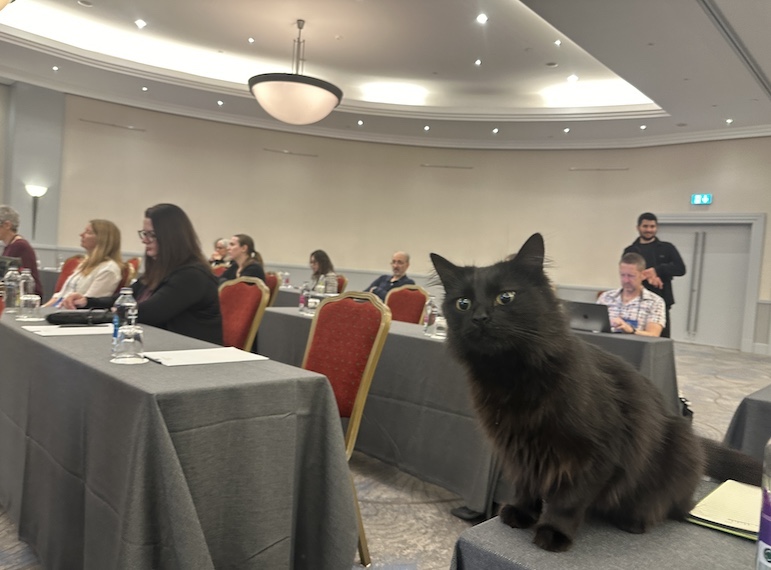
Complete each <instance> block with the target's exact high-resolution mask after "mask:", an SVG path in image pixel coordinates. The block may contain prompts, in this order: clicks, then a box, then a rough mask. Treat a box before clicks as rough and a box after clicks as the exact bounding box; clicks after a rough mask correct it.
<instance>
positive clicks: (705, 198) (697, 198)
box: [691, 194, 712, 206]
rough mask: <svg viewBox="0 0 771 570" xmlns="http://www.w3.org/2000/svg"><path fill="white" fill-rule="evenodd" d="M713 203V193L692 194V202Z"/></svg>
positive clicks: (696, 203) (699, 204)
mask: <svg viewBox="0 0 771 570" xmlns="http://www.w3.org/2000/svg"><path fill="white" fill-rule="evenodd" d="M711 203H712V194H691V204H693V205H695V206H706V205H708V204H711Z"/></svg>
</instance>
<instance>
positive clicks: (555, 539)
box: [533, 525, 573, 552]
mask: <svg viewBox="0 0 771 570" xmlns="http://www.w3.org/2000/svg"><path fill="white" fill-rule="evenodd" d="M533 542H534V543H535V544H536V545H537V546H540V547H541V548H543V549H544V550H549V551H551V552H565V551H566V550H568V549H569V548H570V547H571V546H573V539H572V538H570V537H569V536H568V535H566V534H565V533H563V532H560V531H559V530H557V529H556V528H554V527H553V526H550V525H543V526H539V527H538V528H537V529H536V531H535V538H534V539H533Z"/></svg>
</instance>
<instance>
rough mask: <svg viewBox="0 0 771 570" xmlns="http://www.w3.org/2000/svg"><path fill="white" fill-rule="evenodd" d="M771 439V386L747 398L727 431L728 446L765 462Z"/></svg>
mask: <svg viewBox="0 0 771 570" xmlns="http://www.w3.org/2000/svg"><path fill="white" fill-rule="evenodd" d="M769 439H771V385H769V386H766V387H765V388H761V389H760V390H758V391H757V392H753V393H752V394H750V395H749V396H747V397H745V398H744V399H743V400H742V401H741V403H740V404H739V407H738V408H736V411H735V412H734V415H733V417H732V418H731V424H730V425H729V426H728V431H726V434H725V439H724V440H723V441H724V442H725V444H726V445H728V446H729V447H732V448H734V449H738V450H740V451H743V452H744V453H746V454H748V455H751V456H753V457H755V458H757V459H758V460H759V461H763V452H764V450H765V448H766V443H767V442H768V441H769Z"/></svg>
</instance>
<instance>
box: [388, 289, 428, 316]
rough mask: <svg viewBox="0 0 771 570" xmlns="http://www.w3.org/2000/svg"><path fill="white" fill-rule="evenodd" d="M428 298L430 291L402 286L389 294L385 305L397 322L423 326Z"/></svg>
mask: <svg viewBox="0 0 771 570" xmlns="http://www.w3.org/2000/svg"><path fill="white" fill-rule="evenodd" d="M428 296H429V295H428V291H426V290H425V289H423V287H420V286H419V285H402V286H401V287H397V288H396V289H391V290H390V291H389V292H388V294H387V295H386V298H385V303H386V305H388V308H389V309H391V315H392V316H393V319H394V320H395V321H404V322H405V323H417V324H421V323H422V322H423V313H424V311H425V310H426V301H428Z"/></svg>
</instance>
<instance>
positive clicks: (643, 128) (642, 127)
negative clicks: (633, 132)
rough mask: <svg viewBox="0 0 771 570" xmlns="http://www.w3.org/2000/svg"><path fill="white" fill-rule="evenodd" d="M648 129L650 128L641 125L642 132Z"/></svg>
mask: <svg viewBox="0 0 771 570" xmlns="http://www.w3.org/2000/svg"><path fill="white" fill-rule="evenodd" d="M647 128H648V125H640V130H641V131H644V130H645V129H647Z"/></svg>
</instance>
